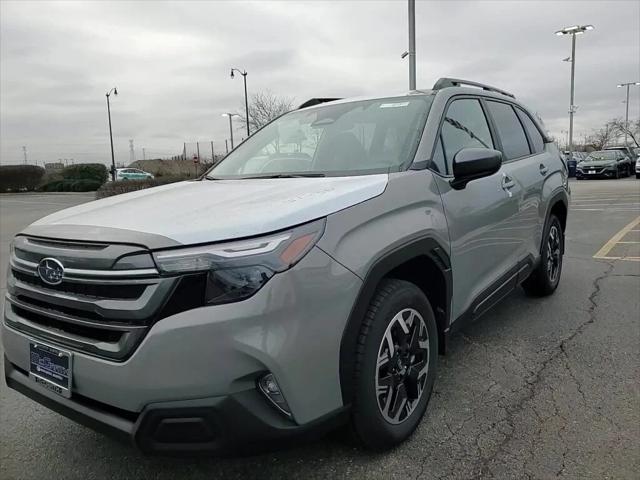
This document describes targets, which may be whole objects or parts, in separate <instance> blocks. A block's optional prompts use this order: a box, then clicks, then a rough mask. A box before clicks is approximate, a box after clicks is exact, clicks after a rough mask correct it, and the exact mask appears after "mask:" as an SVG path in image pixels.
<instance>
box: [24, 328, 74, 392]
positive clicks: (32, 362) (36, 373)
mask: <svg viewBox="0 0 640 480" xmlns="http://www.w3.org/2000/svg"><path fill="white" fill-rule="evenodd" d="M72 362H73V356H72V355H71V352H67V351H65V350H60V349H59V348H56V347H52V346H51V345H46V344H43V343H41V342H36V341H30V342H29V378H31V379H32V380H33V381H34V382H35V383H37V384H38V385H40V386H42V387H44V388H46V389H47V390H50V391H52V392H54V393H57V394H58V395H62V396H63V397H66V398H69V397H71V385H72Z"/></svg>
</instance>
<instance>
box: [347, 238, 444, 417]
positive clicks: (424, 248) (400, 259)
mask: <svg viewBox="0 0 640 480" xmlns="http://www.w3.org/2000/svg"><path fill="white" fill-rule="evenodd" d="M422 256H427V257H429V258H430V259H431V260H432V261H433V262H434V263H435V264H436V265H437V267H438V269H439V270H440V271H441V272H442V274H443V276H444V278H445V283H446V284H445V292H446V293H445V295H446V305H445V307H446V308H445V311H443V312H440V314H439V315H440V321H441V322H442V323H443V324H444V328H443V329H442V330H443V331H444V330H446V329H447V328H448V326H449V317H450V308H451V295H452V290H453V289H452V282H453V280H452V276H451V262H450V259H449V255H448V254H447V253H446V249H445V248H444V247H442V245H440V244H439V243H438V241H437V240H436V239H434V238H432V237H421V238H416V239H413V240H410V241H409V242H407V243H404V244H400V245H392V246H390V247H389V249H388V250H387V251H386V252H384V253H382V254H381V255H380V256H379V257H378V258H377V259H376V260H375V261H374V263H373V266H372V267H371V268H370V269H369V271H368V272H367V274H366V275H365V277H364V281H363V283H362V286H361V287H360V292H359V293H358V297H357V299H356V301H355V303H354V305H353V307H352V309H351V313H350V314H349V319H348V320H347V325H346V327H345V329H344V332H343V333H342V340H341V342H340V388H341V390H342V401H343V403H344V405H350V404H351V401H352V398H353V392H354V387H353V377H354V368H355V352H356V344H357V339H358V334H359V332H360V325H361V324H362V319H363V318H364V315H365V313H366V311H367V308H368V306H369V303H370V302H371V299H372V298H373V296H374V294H375V291H376V288H377V286H378V284H379V283H380V281H381V280H382V279H383V278H384V277H385V275H387V274H388V273H389V272H391V271H392V270H393V269H394V268H396V267H398V266H400V265H402V264H403V263H405V262H407V261H409V260H412V259H414V258H418V257H422ZM436 317H438V314H436ZM443 347H444V346H443Z"/></svg>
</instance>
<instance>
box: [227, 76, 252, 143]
mask: <svg viewBox="0 0 640 480" xmlns="http://www.w3.org/2000/svg"><path fill="white" fill-rule="evenodd" d="M233 72H238V73H239V74H240V75H242V79H243V80H244V114H245V116H246V118H245V119H246V122H247V138H249V136H250V135H251V132H249V98H248V97H247V71H246V70H244V71H242V70H240V69H239V68H232V69H231V78H233ZM232 143H233V142H232ZM231 149H232V150H233V146H231Z"/></svg>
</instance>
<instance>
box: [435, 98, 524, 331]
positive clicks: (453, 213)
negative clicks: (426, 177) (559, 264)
mask: <svg viewBox="0 0 640 480" xmlns="http://www.w3.org/2000/svg"><path fill="white" fill-rule="evenodd" d="M468 147H473V148H497V142H496V139H494V138H493V137H492V135H491V130H490V128H489V123H488V121H487V117H486V114H485V110H484V107H483V105H482V103H481V102H480V99H479V98H476V97H467V96H465V97H454V98H453V100H451V101H450V103H449V104H448V105H447V107H446V109H445V114H444V116H443V118H442V120H441V126H440V133H439V135H438V138H437V142H436V145H435V149H434V153H433V154H432V162H431V169H432V170H433V171H434V172H435V173H436V175H434V178H435V179H436V182H437V185H438V189H439V191H440V195H441V197H442V203H443V206H444V210H445V215H446V217H447V223H448V227H449V236H450V244H451V267H452V273H453V299H452V305H451V310H452V318H453V319H456V318H458V317H459V316H461V315H462V314H463V313H465V312H469V313H472V314H474V315H477V314H479V313H481V312H482V311H484V310H485V309H486V308H488V307H489V306H490V305H491V304H493V302H494V300H498V299H499V298H500V295H499V293H498V295H495V294H496V292H499V291H503V290H501V286H502V285H503V284H504V283H505V282H508V281H509V278H508V277H509V270H510V269H512V267H514V266H515V265H516V264H517V261H518V258H517V257H518V252H519V251H520V250H521V243H522V239H521V237H520V236H515V235H514V234H513V231H512V230H511V229H510V228H509V226H510V225H511V224H512V223H513V222H514V220H515V219H516V218H517V215H518V202H517V200H516V199H517V198H518V197H519V196H520V192H519V187H518V185H517V184H514V185H509V184H508V182H506V181H505V177H506V173H505V172H504V170H503V169H500V170H499V171H498V172H497V173H495V174H493V175H491V176H489V177H485V178H480V179H477V180H473V181H471V182H469V183H468V184H467V186H466V187H465V188H464V189H462V190H455V189H453V188H452V187H451V185H450V184H449V182H450V180H451V178H452V165H453V157H454V156H455V154H456V153H458V151H460V150H461V149H463V148H468ZM513 281H515V280H513ZM504 286H505V287H506V290H510V288H508V285H504ZM474 312H475V313H474Z"/></svg>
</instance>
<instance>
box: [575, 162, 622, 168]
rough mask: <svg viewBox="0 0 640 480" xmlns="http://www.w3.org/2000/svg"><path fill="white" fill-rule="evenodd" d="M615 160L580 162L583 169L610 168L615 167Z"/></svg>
mask: <svg viewBox="0 0 640 480" xmlns="http://www.w3.org/2000/svg"><path fill="white" fill-rule="evenodd" d="M615 164H616V161H615V160H589V161H588V162H586V161H582V162H580V166H581V167H586V168H588V167H608V166H609V165H615Z"/></svg>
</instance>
